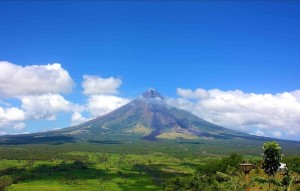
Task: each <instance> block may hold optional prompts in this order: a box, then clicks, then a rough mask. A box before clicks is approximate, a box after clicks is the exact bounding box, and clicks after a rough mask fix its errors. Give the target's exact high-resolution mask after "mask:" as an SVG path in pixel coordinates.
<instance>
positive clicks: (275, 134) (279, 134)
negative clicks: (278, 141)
mask: <svg viewBox="0 0 300 191" xmlns="http://www.w3.org/2000/svg"><path fill="white" fill-rule="evenodd" d="M281 135H282V133H281V132H280V131H275V132H273V136H274V137H277V138H280V137H281Z"/></svg>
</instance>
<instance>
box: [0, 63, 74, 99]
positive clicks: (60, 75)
mask: <svg viewBox="0 0 300 191" xmlns="http://www.w3.org/2000/svg"><path fill="white" fill-rule="evenodd" d="M73 85H74V83H73V80H72V79H71V77H70V75H69V73H68V72H67V71H66V70H65V69H63V68H62V67H61V65H60V64H58V63H55V64H48V65H30V66H25V67H23V66H19V65H15V64H13V63H10V62H6V61H0V97H18V96H27V95H40V94H47V93H68V92H70V91H71V90H72V87H73Z"/></svg>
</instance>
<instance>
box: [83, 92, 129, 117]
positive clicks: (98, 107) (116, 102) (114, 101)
mask: <svg viewBox="0 0 300 191" xmlns="http://www.w3.org/2000/svg"><path fill="white" fill-rule="evenodd" d="M129 101H130V100H129V99H126V98H121V97H117V96H109V95H93V96H90V97H89V99H88V104H87V108H88V110H89V111H90V112H91V114H92V115H93V116H94V117H98V116H101V115H104V114H107V113H109V112H111V111H113V110H114V109H117V108H119V107H121V106H123V105H125V104H126V103H128V102H129Z"/></svg>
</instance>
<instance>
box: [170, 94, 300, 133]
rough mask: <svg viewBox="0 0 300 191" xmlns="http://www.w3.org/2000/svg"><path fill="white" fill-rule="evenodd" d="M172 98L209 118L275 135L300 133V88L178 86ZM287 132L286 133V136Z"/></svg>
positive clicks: (185, 107) (240, 127) (247, 129)
mask: <svg viewBox="0 0 300 191" xmlns="http://www.w3.org/2000/svg"><path fill="white" fill-rule="evenodd" d="M177 93H178V95H179V96H180V98H178V99H170V100H169V102H170V103H172V104H175V105H177V106H178V107H180V108H182V109H185V110H189V111H192V112H193V113H194V114H196V115H198V116H199V117H202V118H204V119H206V120H208V121H211V122H214V123H217V124H220V125H223V126H225V127H229V128H232V129H236V130H243V131H245V132H248V133H253V134H258V135H262V136H263V135H266V136H273V137H278V138H279V137H287V134H289V135H297V134H298V135H299V134H300V91H299V90H297V91H293V92H283V93H277V94H254V93H245V92H243V91H241V90H232V91H222V90H219V89H211V90H205V89H196V90H195V91H193V90H190V89H183V88H178V89H177ZM283 135H285V136H283Z"/></svg>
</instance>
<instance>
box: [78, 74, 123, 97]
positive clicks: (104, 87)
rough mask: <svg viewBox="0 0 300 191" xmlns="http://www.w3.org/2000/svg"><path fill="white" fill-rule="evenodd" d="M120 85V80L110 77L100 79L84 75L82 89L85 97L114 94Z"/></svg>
mask: <svg viewBox="0 0 300 191" xmlns="http://www.w3.org/2000/svg"><path fill="white" fill-rule="evenodd" d="M121 84H122V81H121V80H120V79H117V78H114V77H110V78H101V77H98V76H90V75H84V76H83V82H82V84H81V85H82V87H83V89H84V91H83V93H84V94H85V95H100V94H115V93H118V90H117V89H118V88H119V87H120V85H121Z"/></svg>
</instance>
